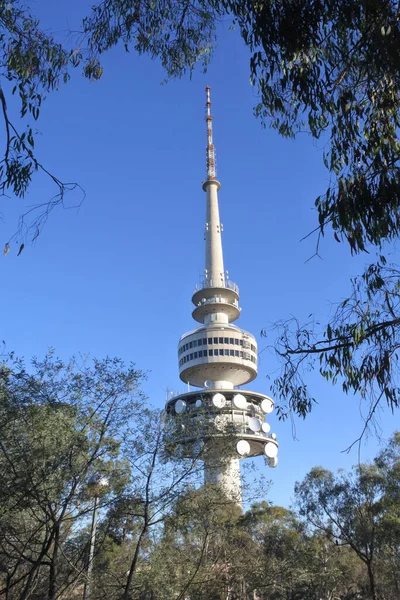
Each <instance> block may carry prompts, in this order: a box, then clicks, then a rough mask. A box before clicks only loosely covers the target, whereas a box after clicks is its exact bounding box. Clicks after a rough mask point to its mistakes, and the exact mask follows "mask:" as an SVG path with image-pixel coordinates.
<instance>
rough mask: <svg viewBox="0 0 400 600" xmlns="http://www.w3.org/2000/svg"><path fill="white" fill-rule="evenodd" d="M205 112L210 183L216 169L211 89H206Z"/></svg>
mask: <svg viewBox="0 0 400 600" xmlns="http://www.w3.org/2000/svg"><path fill="white" fill-rule="evenodd" d="M206 97H207V101H206V110H207V116H206V121H207V179H208V180H209V181H212V180H214V179H216V178H217V168H216V165H215V148H214V144H213V135H212V120H213V119H212V116H211V88H210V86H209V85H208V86H207V87H206Z"/></svg>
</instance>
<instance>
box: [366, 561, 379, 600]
mask: <svg viewBox="0 0 400 600" xmlns="http://www.w3.org/2000/svg"><path fill="white" fill-rule="evenodd" d="M367 569H368V579H369V587H370V589H371V598H372V600H378V594H377V591H376V586H375V575H374V571H373V569H372V565H371V562H370V561H368V563H367Z"/></svg>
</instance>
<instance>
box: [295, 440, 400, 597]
mask: <svg viewBox="0 0 400 600" xmlns="http://www.w3.org/2000/svg"><path fill="white" fill-rule="evenodd" d="M399 442H400V438H399V434H395V435H394V436H393V438H392V440H391V441H390V444H389V446H388V448H387V449H386V450H384V451H382V452H381V453H380V454H379V455H378V456H377V457H376V459H375V460H374V463H373V464H369V465H360V466H357V467H355V468H354V469H353V470H352V471H351V472H350V473H346V472H344V471H340V472H339V473H338V474H337V475H335V474H333V473H332V472H331V471H328V470H326V469H323V468H322V467H315V468H313V469H312V470H311V471H310V473H309V474H308V475H307V476H306V477H305V479H304V480H303V481H302V482H301V483H297V484H296V487H295V493H296V498H297V502H298V505H299V510H300V515H301V516H302V517H304V518H305V520H306V522H308V523H309V525H310V526H311V528H312V529H314V530H315V531H319V532H322V533H324V534H325V535H326V536H327V539H329V540H332V539H333V540H335V542H336V544H339V545H344V546H346V547H348V548H350V549H351V550H352V551H353V552H354V554H355V555H356V556H357V557H358V558H359V560H360V561H361V562H362V563H363V564H364V565H365V569H366V573H367V575H368V580H369V589H370V596H371V598H373V600H377V599H378V598H380V597H383V596H382V590H383V589H384V588H385V586H386V585H387V581H386V580H385V577H384V570H385V565H387V566H389V565H390V567H389V570H390V568H392V567H393V558H394V557H396V553H397V558H398V548H399V545H398V540H399V537H398V533H399V531H398V515H399V496H398V474H399V465H400V454H399V448H400V445H399ZM389 457H390V458H389ZM394 481H397V484H395V485H393V483H394ZM395 560H396V558H395ZM397 564H398V563H397ZM390 585H391V583H390V584H389V587H390ZM395 585H398V584H397V583H396V582H395Z"/></svg>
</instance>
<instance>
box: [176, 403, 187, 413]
mask: <svg viewBox="0 0 400 600" xmlns="http://www.w3.org/2000/svg"><path fill="white" fill-rule="evenodd" d="M185 410H186V402H185V401H184V400H177V401H176V402H175V412H176V414H178V415H180V414H182V413H183V412H185Z"/></svg>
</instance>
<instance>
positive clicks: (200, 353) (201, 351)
mask: <svg viewBox="0 0 400 600" xmlns="http://www.w3.org/2000/svg"><path fill="white" fill-rule="evenodd" d="M202 357H203V350H199V358H202Z"/></svg>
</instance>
